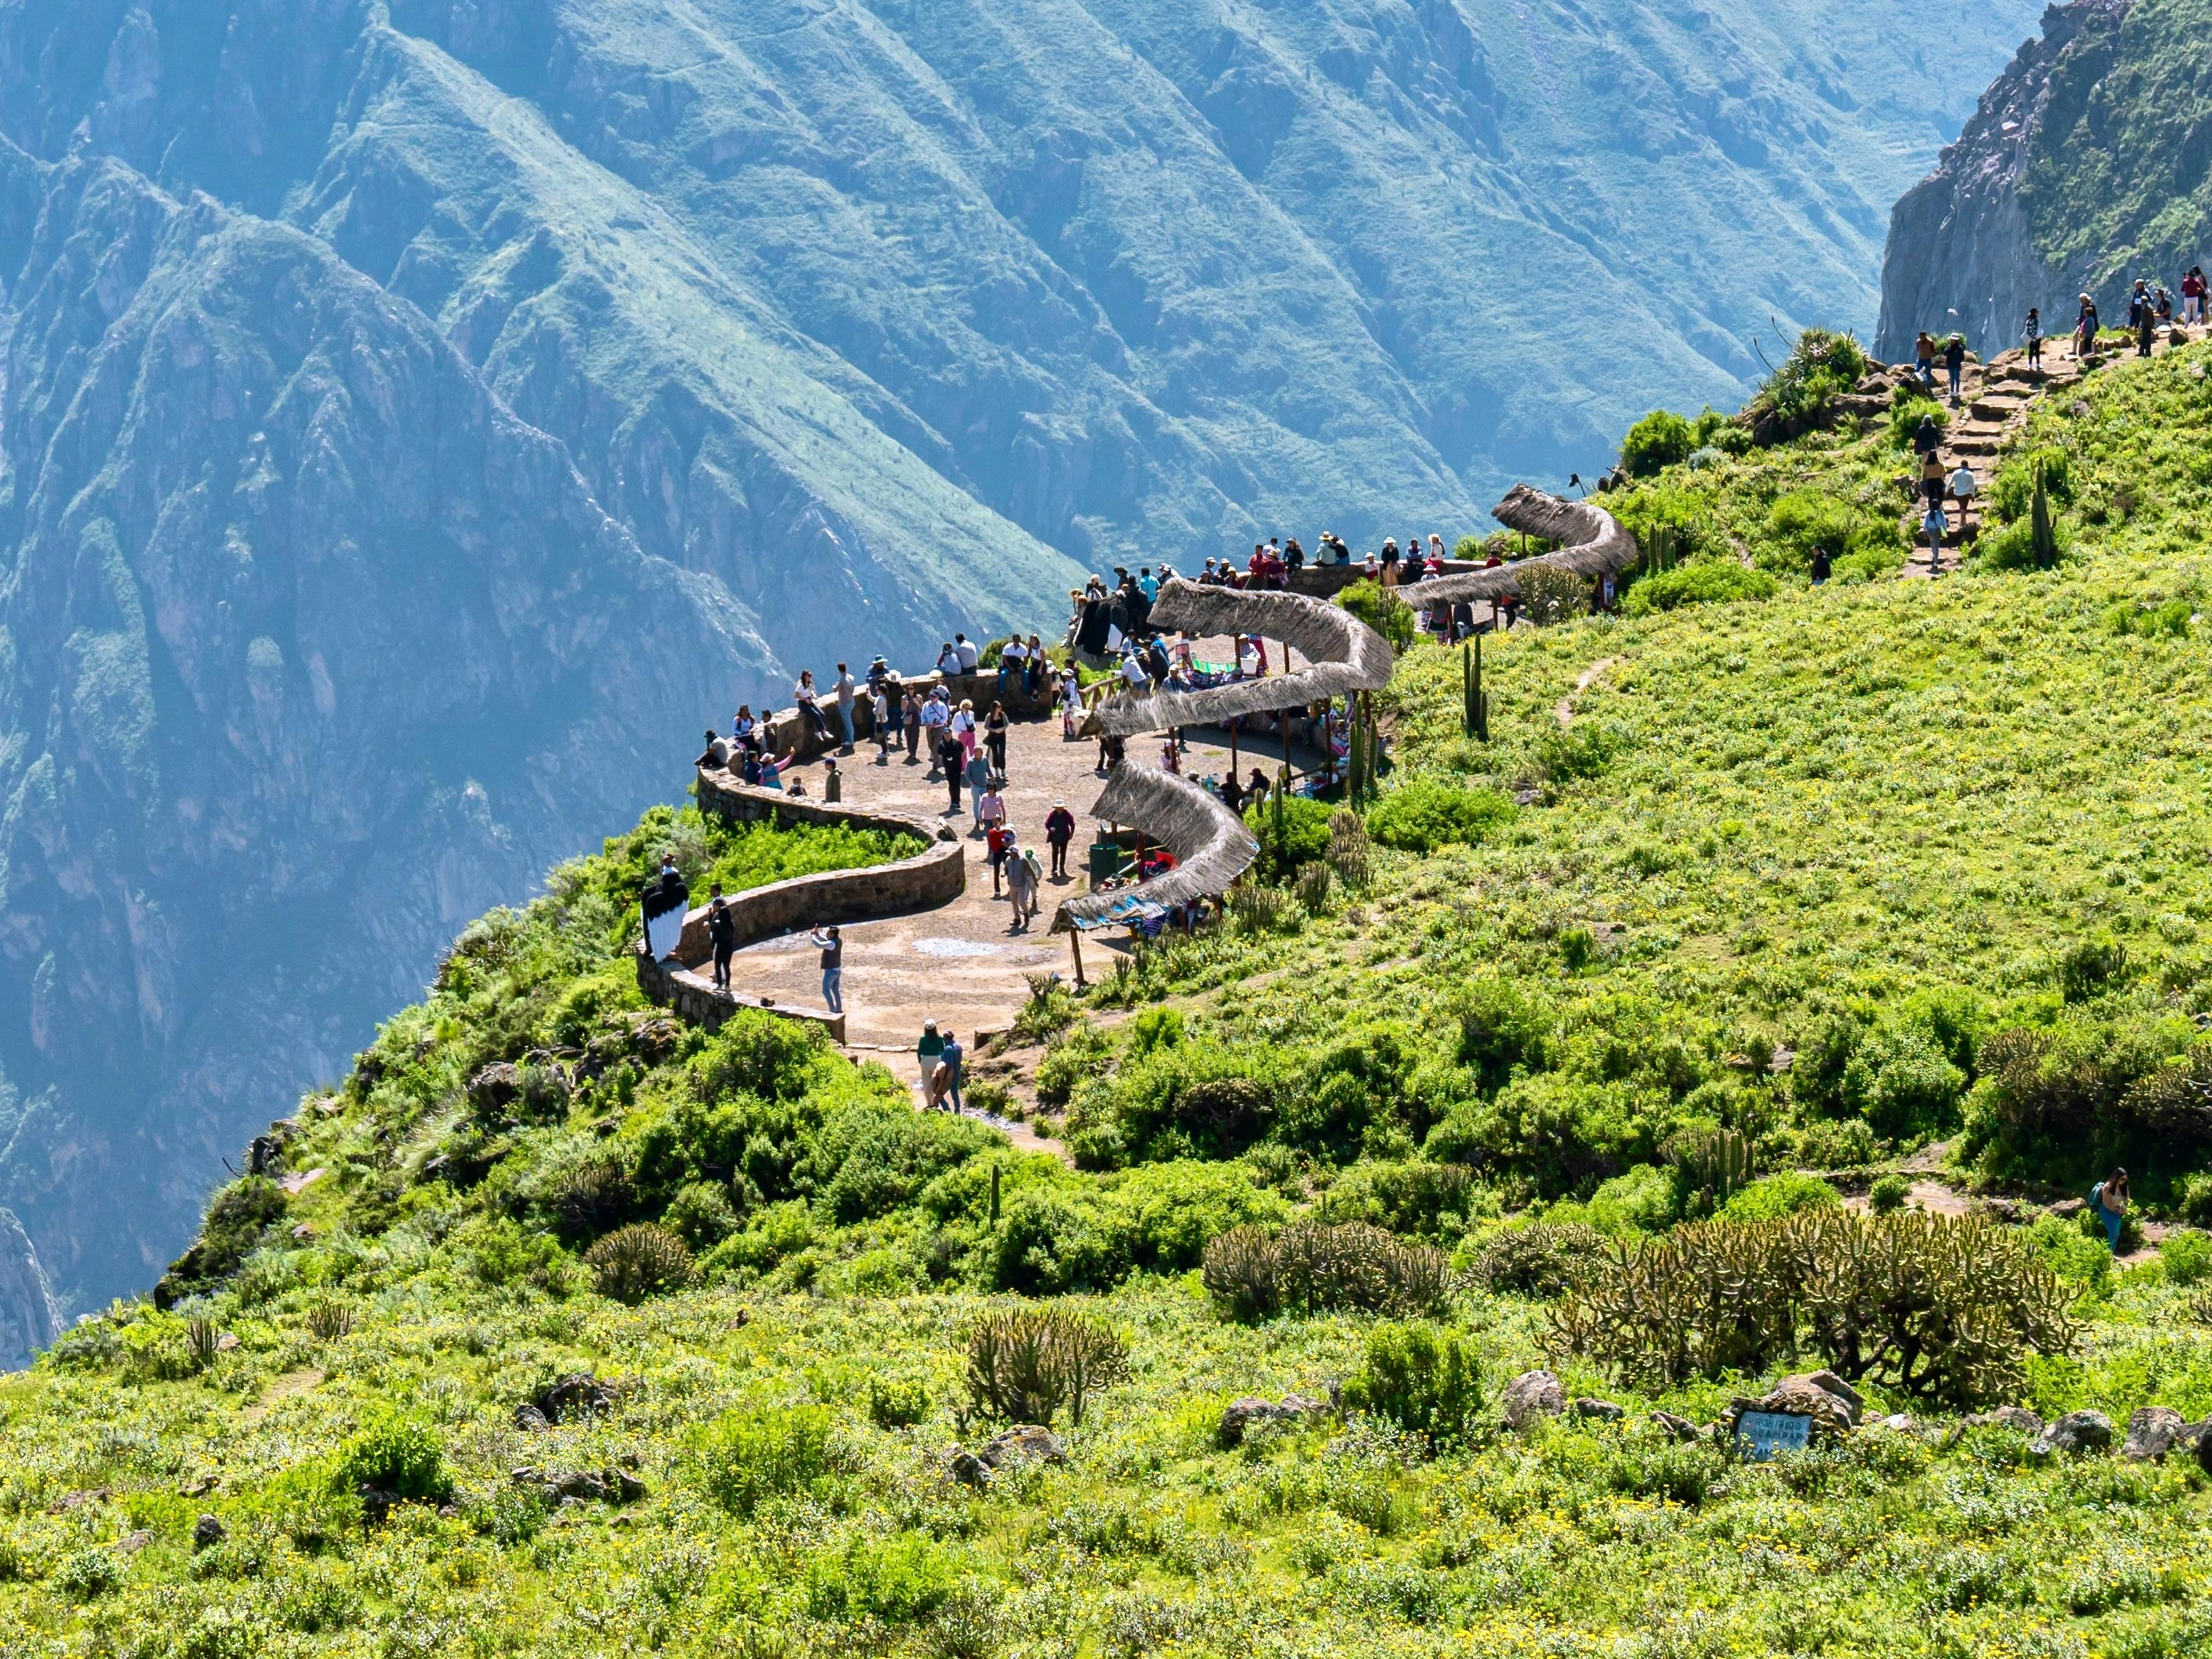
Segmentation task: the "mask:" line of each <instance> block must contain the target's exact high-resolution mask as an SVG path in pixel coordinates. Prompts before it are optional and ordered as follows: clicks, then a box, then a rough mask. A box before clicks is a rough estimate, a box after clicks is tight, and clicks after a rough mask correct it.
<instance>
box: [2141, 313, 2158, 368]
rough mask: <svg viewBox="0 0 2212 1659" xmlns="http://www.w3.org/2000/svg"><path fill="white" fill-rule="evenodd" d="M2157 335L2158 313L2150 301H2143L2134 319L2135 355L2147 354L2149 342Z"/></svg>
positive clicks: (2142, 355) (2144, 355) (2145, 355)
mask: <svg viewBox="0 0 2212 1659" xmlns="http://www.w3.org/2000/svg"><path fill="white" fill-rule="evenodd" d="M2157 337H2158V313H2156V311H2155V310H2154V309H2153V307H2151V304H2150V302H2149V301H2144V302H2143V305H2142V312H2141V314H2140V315H2138V316H2137V317H2136V356H2138V357H2148V356H2150V349H2151V343H2152V342H2153V341H2154V340H2155V339H2156V338H2157Z"/></svg>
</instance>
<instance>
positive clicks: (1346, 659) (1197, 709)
mask: <svg viewBox="0 0 2212 1659" xmlns="http://www.w3.org/2000/svg"><path fill="white" fill-rule="evenodd" d="M1151 623H1152V626H1153V627H1154V628H1158V629H1163V630H1167V629H1180V630H1181V631H1182V632H1183V633H1186V634H1188V635H1192V636H1193V637H1194V638H1202V637H1204V636H1205V635H1209V634H1256V635H1259V636H1260V637H1261V638H1262V639H1268V640H1280V641H1282V642H1283V643H1284V644H1285V645H1286V646H1288V647H1291V649H1292V650H1294V651H1297V652H1298V653H1300V654H1302V655H1303V656H1304V657H1305V658H1306V659H1307V661H1308V664H1309V665H1308V666H1307V667H1304V668H1302V669H1300V670H1299V671H1297V673H1295V674H1279V675H1273V676H1271V677H1269V678H1266V679H1256V680H1238V681H1237V682H1236V683H1234V684H1230V685H1217V686H1214V687H1212V689H1210V690H1204V691H1166V692H1156V693H1154V694H1153V695H1152V696H1143V697H1133V696H1121V697H1116V698H1115V699H1114V700H1113V701H1112V702H1107V703H1103V704H1101V705H1100V706H1099V708H1098V713H1097V719H1098V722H1099V725H1100V726H1101V727H1102V728H1103V730H1104V731H1105V732H1106V733H1107V735H1109V737H1116V738H1129V737H1134V736H1136V735H1137V734H1138V733H1139V732H1171V731H1173V730H1174V729H1175V728H1176V727H1177V726H1212V725H1215V724H1217V723H1218V722H1220V721H1222V720H1230V719H1232V718H1234V717H1235V716H1237V715H1239V714H1264V713H1267V712H1268V711H1270V710H1273V709H1277V708H1304V706H1305V705H1306V704H1308V703H1312V702H1323V701H1325V700H1326V699H1328V698H1330V697H1336V696H1343V695H1344V694H1346V692H1350V691H1377V690H1381V689H1382V688H1383V687H1384V686H1386V685H1388V684H1390V671H1391V670H1392V669H1393V668H1395V666H1396V665H1397V653H1395V652H1394V651H1392V650H1391V649H1390V642H1389V641H1388V640H1386V639H1384V638H1383V636H1382V635H1380V634H1378V633H1376V631H1375V630H1374V629H1371V628H1370V627H1368V626H1367V624H1366V623H1363V622H1361V621H1360V620H1359V618H1358V617H1355V616H1353V615H1352V613H1351V612H1350V611H1346V609H1345V608H1344V607H1343V606H1342V605H1332V604H1330V603H1329V602H1328V600H1326V599H1310V598H1308V597H1307V596H1306V595H1305V594H1304V593H1279V592H1260V593H1250V592H1241V591H1239V590H1238V589H1237V588H1233V587H1212V586H1204V585H1202V584H1200V583H1198V582H1192V581H1185V580H1183V579H1182V577H1180V576H1177V577H1176V578H1174V579H1173V580H1170V582H1168V584H1167V585H1166V586H1164V587H1162V588H1161V589H1160V592H1159V597H1158V599H1155V600H1154V601H1153V604H1152V617H1151Z"/></svg>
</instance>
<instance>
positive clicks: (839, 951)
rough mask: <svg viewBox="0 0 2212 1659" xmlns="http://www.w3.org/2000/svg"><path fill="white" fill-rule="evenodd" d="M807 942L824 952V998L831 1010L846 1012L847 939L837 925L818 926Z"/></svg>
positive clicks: (809, 935)
mask: <svg viewBox="0 0 2212 1659" xmlns="http://www.w3.org/2000/svg"><path fill="white" fill-rule="evenodd" d="M806 942H807V943H808V944H810V945H812V946H813V947H814V948H815V949H816V950H817V951H821V952H822V1000H823V1001H824V1002H826V1003H828V1004H829V1012H831V1013H833V1014H842V1013H843V1012H845V941H844V939H843V938H842V936H841V935H840V934H839V933H838V932H837V930H836V928H835V927H817V928H816V929H815V930H814V931H813V932H812V933H809V934H808V935H807V936H806Z"/></svg>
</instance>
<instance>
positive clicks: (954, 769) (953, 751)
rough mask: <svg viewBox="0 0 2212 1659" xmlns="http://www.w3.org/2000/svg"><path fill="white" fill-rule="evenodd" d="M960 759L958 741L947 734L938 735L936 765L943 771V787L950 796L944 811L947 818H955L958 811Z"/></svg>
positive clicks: (961, 757)
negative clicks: (949, 802)
mask: <svg viewBox="0 0 2212 1659" xmlns="http://www.w3.org/2000/svg"><path fill="white" fill-rule="evenodd" d="M962 759H963V756H962V753H961V750H960V744H959V740H958V739H957V738H953V737H951V735H949V734H940V735H939V738H938V739H937V764H938V765H939V768H941V769H943V771H944V774H945V788H946V789H947V790H949V791H950V792H951V804H950V805H948V806H946V808H945V814H946V816H947V817H957V815H958V813H959V811H960V766H961V762H962Z"/></svg>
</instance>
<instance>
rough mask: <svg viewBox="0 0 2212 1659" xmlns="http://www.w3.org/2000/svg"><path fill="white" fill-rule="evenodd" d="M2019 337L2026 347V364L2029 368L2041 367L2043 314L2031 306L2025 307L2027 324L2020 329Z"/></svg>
mask: <svg viewBox="0 0 2212 1659" xmlns="http://www.w3.org/2000/svg"><path fill="white" fill-rule="evenodd" d="M2020 337H2021V341H2022V342H2023V343H2025V344H2026V345H2027V366H2028V367H2029V368H2042V367H2043V316H2042V313H2040V312H2039V311H2037V310H2036V308H2035V307H2033V306H2030V307H2028V308H2027V327H2025V328H2023V329H2021V331H2020Z"/></svg>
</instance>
